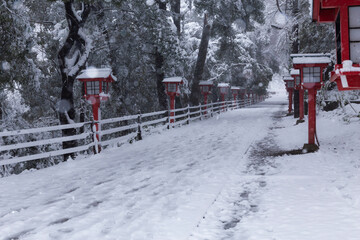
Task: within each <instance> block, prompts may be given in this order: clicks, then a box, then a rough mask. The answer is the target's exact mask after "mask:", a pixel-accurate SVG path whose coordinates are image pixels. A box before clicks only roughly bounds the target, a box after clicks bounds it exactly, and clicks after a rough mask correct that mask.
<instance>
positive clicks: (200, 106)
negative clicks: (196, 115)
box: [199, 103, 202, 121]
mask: <svg viewBox="0 0 360 240" xmlns="http://www.w3.org/2000/svg"><path fill="white" fill-rule="evenodd" d="M199 110H200V121H201V120H202V112H201V103H199Z"/></svg>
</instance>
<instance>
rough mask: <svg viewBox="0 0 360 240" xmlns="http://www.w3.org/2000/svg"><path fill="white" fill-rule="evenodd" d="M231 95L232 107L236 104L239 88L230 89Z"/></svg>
mask: <svg viewBox="0 0 360 240" xmlns="http://www.w3.org/2000/svg"><path fill="white" fill-rule="evenodd" d="M230 89H231V93H232V95H233V96H234V105H237V104H236V100H237V96H238V95H239V91H240V88H239V87H231V88H230Z"/></svg>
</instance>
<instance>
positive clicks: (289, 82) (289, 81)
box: [283, 76, 294, 115]
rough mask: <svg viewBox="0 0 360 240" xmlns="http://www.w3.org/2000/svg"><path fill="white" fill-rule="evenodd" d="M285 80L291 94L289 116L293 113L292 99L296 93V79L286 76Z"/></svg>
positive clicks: (287, 89)
mask: <svg viewBox="0 0 360 240" xmlns="http://www.w3.org/2000/svg"><path fill="white" fill-rule="evenodd" d="M283 80H284V82H285V87H286V91H287V92H288V93H289V110H288V111H289V113H288V114H289V115H290V114H291V112H292V99H293V92H294V78H293V77H291V76H284V77H283Z"/></svg>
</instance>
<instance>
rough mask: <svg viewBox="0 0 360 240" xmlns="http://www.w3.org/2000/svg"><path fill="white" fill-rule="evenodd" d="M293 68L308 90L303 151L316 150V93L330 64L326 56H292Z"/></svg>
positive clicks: (302, 84) (328, 57) (328, 56)
mask: <svg viewBox="0 0 360 240" xmlns="http://www.w3.org/2000/svg"><path fill="white" fill-rule="evenodd" d="M291 57H292V58H293V65H294V68H297V69H300V75H301V86H302V87H303V88H304V89H307V90H308V98H309V99H308V101H309V119H308V121H309V129H308V144H305V145H304V149H307V150H310V151H313V150H317V149H318V146H317V145H316V144H315V135H316V93H317V90H319V89H320V88H321V86H322V85H323V71H324V69H325V68H327V66H328V65H329V64H330V63H331V60H330V55H328V54H316V53H315V54H292V55H291Z"/></svg>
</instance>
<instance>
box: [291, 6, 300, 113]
mask: <svg viewBox="0 0 360 240" xmlns="http://www.w3.org/2000/svg"><path fill="white" fill-rule="evenodd" d="M292 14H293V17H294V18H295V21H297V17H298V14H299V7H298V0H294V1H293V9H292ZM299 45H300V44H299V24H298V23H297V22H295V24H294V26H293V29H292V53H299ZM299 117H300V96H299V91H298V90H294V118H299Z"/></svg>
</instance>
